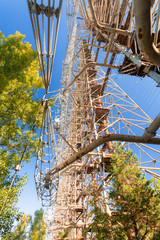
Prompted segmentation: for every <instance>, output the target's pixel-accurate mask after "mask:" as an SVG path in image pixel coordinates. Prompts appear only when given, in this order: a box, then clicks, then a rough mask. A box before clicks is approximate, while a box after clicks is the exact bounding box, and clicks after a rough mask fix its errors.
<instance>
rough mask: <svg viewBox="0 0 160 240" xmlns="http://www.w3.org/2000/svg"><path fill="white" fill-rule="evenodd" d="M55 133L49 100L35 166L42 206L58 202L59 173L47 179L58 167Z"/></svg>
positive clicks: (44, 114) (46, 103)
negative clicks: (48, 173) (48, 174)
mask: <svg viewBox="0 0 160 240" xmlns="http://www.w3.org/2000/svg"><path fill="white" fill-rule="evenodd" d="M54 144H55V134H54V129H53V123H52V117H51V110H50V107H49V106H48V101H46V102H45V107H44V113H43V120H42V127H41V134H40V140H39V148H38V155H37V162H36V168H35V182H36V188H37V194H38V197H39V198H40V200H41V203H42V206H51V205H53V204H54V203H55V202H56V198H57V189H58V182H59V175H58V174H56V175H55V176H53V177H51V178H49V179H45V175H46V173H47V172H48V171H50V170H51V169H52V168H53V167H56V165H57V161H56V158H55V150H54V149H55V146H54Z"/></svg>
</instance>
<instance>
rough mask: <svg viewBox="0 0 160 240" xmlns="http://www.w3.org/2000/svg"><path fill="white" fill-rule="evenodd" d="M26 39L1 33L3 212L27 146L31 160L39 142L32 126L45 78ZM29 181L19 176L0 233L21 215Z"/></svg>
mask: <svg viewBox="0 0 160 240" xmlns="http://www.w3.org/2000/svg"><path fill="white" fill-rule="evenodd" d="M23 39H24V36H23V35H21V34H20V33H18V32H17V33H16V34H14V35H10V36H9V37H4V35H3V34H2V33H0V79H1V81H0V106H1V107H0V196H1V198H0V211H1V209H2V207H3V204H4V202H5V199H6V196H7V192H8V190H9V186H10V183H11V180H12V177H13V174H14V169H15V167H16V165H17V164H18V163H19V161H20V159H21V156H22V153H23V151H24V149H25V148H26V146H27V151H26V152H25V154H24V157H23V161H28V162H29V160H30V159H31V157H33V156H34V155H35V152H36V147H37V143H38V140H37V137H36V131H34V132H33V134H32V136H31V129H32V128H33V125H34V122H35V119H36V116H37V113H38V111H39V108H40V100H39V99H38V98H37V96H36V92H37V90H38V89H39V88H42V80H41V78H40V77H39V64H38V60H37V54H36V52H35V51H33V49H32V46H31V44H29V43H27V42H24V41H23ZM39 124H40V123H38V125H39ZM22 165H23V162H22ZM25 183H26V177H25V176H23V177H19V176H18V175H17V177H16V179H15V182H14V184H13V187H12V189H11V191H10V193H9V195H8V198H7V202H6V203H5V206H4V208H3V211H2V213H1V216H0V236H3V235H5V234H6V233H7V232H8V233H9V232H10V231H11V228H12V225H13V222H14V220H15V219H19V217H20V214H19V213H18V210H17V209H16V203H17V200H18V196H19V194H20V191H21V189H22V186H23V185H24V184H25Z"/></svg>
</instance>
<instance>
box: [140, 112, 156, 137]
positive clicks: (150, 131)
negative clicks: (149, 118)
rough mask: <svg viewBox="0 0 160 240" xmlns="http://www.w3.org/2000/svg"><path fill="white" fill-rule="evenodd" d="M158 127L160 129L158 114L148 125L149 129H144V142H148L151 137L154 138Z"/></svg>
mask: <svg viewBox="0 0 160 240" xmlns="http://www.w3.org/2000/svg"><path fill="white" fill-rule="evenodd" d="M159 127H160V113H159V114H158V115H157V117H156V118H155V119H154V120H153V122H152V123H151V124H150V125H149V127H148V128H146V131H145V133H144V134H143V136H142V137H143V138H144V139H145V140H146V141H148V140H149V139H150V138H151V137H154V136H155V135H156V131H157V130H158V128H159Z"/></svg>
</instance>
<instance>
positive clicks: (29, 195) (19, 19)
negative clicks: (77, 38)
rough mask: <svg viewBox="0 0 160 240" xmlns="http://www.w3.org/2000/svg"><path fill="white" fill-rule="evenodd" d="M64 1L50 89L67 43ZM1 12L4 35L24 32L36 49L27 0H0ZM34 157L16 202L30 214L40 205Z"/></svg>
mask: <svg viewBox="0 0 160 240" xmlns="http://www.w3.org/2000/svg"><path fill="white" fill-rule="evenodd" d="M64 3H65V1H64V2H63V7H62V15H61V16H62V17H61V22H60V31H59V37H58V43H57V49H56V56H55V63H54V66H53V73H52V81H51V88H50V90H55V89H58V86H59V80H60V77H61V68H62V61H63V59H64V56H65V49H66V43H67V32H66V14H65V9H66V8H65V6H64ZM0 7H1V14H0V30H1V31H2V32H3V34H4V35H5V36H8V35H10V34H14V33H15V32H16V31H18V32H20V33H22V34H24V35H25V36H26V37H25V41H27V42H30V43H31V44H32V45H33V48H34V49H36V47H35V43H34V38H33V33H32V27H31V22H30V17H29V12H28V6H27V0H14V1H11V0H1V5H0ZM35 162H36V158H33V159H31V162H30V164H25V167H24V168H22V169H21V172H20V173H21V174H25V173H27V174H28V184H27V185H26V186H25V187H24V189H23V191H22V194H21V197H20V199H19V202H18V207H19V208H20V210H21V211H22V212H25V213H26V214H32V215H33V213H34V211H36V210H37V209H39V208H40V207H41V205H40V203H39V201H38V200H37V194H36V189H35V183H34V168H35Z"/></svg>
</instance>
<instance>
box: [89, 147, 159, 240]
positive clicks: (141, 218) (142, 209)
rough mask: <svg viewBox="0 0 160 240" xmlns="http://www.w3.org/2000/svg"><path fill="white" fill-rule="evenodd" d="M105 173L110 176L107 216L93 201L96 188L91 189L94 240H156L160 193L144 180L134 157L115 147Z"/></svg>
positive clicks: (157, 236)
mask: <svg viewBox="0 0 160 240" xmlns="http://www.w3.org/2000/svg"><path fill="white" fill-rule="evenodd" d="M108 172H109V174H110V175H111V176H112V180H111V182H110V186H111V189H110V192H109V196H108V199H109V202H110V205H111V206H112V215H111V216H108V215H107V214H106V213H105V212H104V211H102V209H101V208H99V207H98V206H97V205H96V204H95V203H96V202H97V201H96V202H94V201H93V200H94V199H95V196H97V195H98V186H97V185H95V186H94V188H93V187H92V189H93V190H94V191H93V192H94V194H92V200H91V203H92V209H93V211H92V217H93V223H92V224H91V226H90V228H92V230H93V232H95V237H96V238H95V239H99V240H101V239H116V240H121V239H124V240H125V239H126V240H127V239H129V240H130V239H131V240H133V239H137V240H149V239H155V240H156V239H158V238H159V233H160V193H159V191H157V190H156V188H154V187H153V180H146V178H145V176H144V175H143V174H142V172H141V171H140V169H139V168H138V159H137V157H136V156H135V155H133V153H132V151H125V150H124V149H123V148H121V147H119V146H118V145H117V146H116V147H115V148H114V153H113V154H112V160H111V164H110V168H109V170H108Z"/></svg>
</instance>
